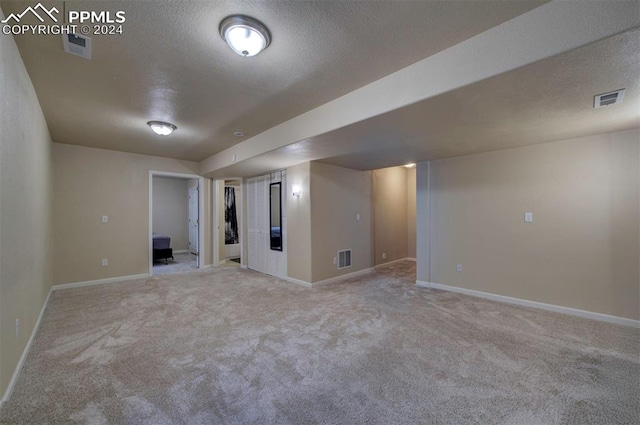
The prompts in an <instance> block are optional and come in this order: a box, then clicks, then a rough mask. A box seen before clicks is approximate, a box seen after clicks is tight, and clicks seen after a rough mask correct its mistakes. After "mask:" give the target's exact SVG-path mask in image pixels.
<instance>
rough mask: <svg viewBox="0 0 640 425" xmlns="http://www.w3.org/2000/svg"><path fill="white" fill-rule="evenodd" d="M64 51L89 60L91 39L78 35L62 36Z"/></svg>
mask: <svg viewBox="0 0 640 425" xmlns="http://www.w3.org/2000/svg"><path fill="white" fill-rule="evenodd" d="M62 44H63V45H64V51H65V52H67V53H71V54H72V55H76V56H80V57H83V58H85V59H89V60H91V39H90V38H89V37H87V36H85V35H80V34H62Z"/></svg>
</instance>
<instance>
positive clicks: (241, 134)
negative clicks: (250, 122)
mask: <svg viewBox="0 0 640 425" xmlns="http://www.w3.org/2000/svg"><path fill="white" fill-rule="evenodd" d="M233 135H234V136H236V137H243V136H244V133H243V132H242V131H234V132H233Z"/></svg>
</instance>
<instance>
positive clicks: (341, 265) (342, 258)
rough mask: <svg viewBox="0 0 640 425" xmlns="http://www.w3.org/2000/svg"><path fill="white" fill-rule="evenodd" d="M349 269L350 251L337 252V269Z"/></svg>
mask: <svg viewBox="0 0 640 425" xmlns="http://www.w3.org/2000/svg"><path fill="white" fill-rule="evenodd" d="M348 267H351V250H350V249H345V250H342V251H338V269H346V268H348Z"/></svg>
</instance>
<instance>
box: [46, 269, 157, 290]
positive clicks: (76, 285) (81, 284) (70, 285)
mask: <svg viewBox="0 0 640 425" xmlns="http://www.w3.org/2000/svg"><path fill="white" fill-rule="evenodd" d="M149 276H150V275H149V274H148V273H143V274H134V275H130V276H119V277H109V278H106V279H96V280H87V281H84V282H73V283H63V284H60V285H53V286H52V287H51V290H52V291H58V290H60V289H70V288H82V287H84V286H96V285H104V284H105V283H115V282H124V281H126V280H135V279H146V278H148V277H149Z"/></svg>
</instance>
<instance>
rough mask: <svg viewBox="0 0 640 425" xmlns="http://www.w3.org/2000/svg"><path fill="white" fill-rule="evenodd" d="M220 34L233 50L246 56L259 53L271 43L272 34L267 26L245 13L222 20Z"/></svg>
mask: <svg viewBox="0 0 640 425" xmlns="http://www.w3.org/2000/svg"><path fill="white" fill-rule="evenodd" d="M220 35H221V36H222V39H223V40H224V41H226V42H227V44H228V45H229V47H231V50H233V51H234V52H236V53H237V54H239V55H240V56H244V57H245V58H247V57H250V56H255V55H257V54H258V53H260V52H261V51H263V50H264V49H266V48H267V47H268V46H269V44H270V43H271V34H269V30H268V29H267V27H265V26H264V25H263V24H262V23H261V22H259V21H257V20H255V19H253V18H250V17H248V16H243V15H233V16H228V17H226V18H224V19H223V20H222V22H220Z"/></svg>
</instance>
